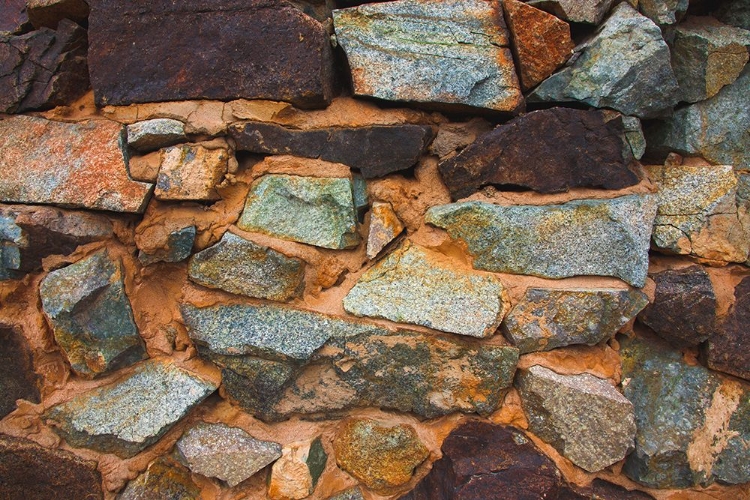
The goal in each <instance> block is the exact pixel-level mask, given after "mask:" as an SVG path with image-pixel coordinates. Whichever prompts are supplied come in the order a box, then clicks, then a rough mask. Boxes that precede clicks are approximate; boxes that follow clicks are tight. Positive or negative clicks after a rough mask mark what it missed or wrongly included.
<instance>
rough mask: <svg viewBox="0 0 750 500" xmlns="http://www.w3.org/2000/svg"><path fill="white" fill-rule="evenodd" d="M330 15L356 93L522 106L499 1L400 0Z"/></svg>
mask: <svg viewBox="0 0 750 500" xmlns="http://www.w3.org/2000/svg"><path fill="white" fill-rule="evenodd" d="M333 22H334V26H335V29H336V39H337V41H338V43H339V45H341V46H342V47H343V49H344V52H346V56H347V59H348V61H349V67H350V68H351V73H352V83H353V85H354V93H355V94H357V95H365V96H371V97H377V98H380V99H388V100H396V101H412V102H427V103H444V104H454V105H456V104H457V105H464V106H472V107H477V108H487V109H490V110H493V111H507V112H514V113H516V112H519V111H521V110H522V109H523V105H524V101H523V95H522V94H521V89H520V88H519V84H518V78H517V77H516V72H515V70H514V67H513V57H512V55H511V52H510V49H509V48H508V46H509V45H510V42H509V40H508V32H507V30H506V27H505V21H504V19H503V14H502V10H501V7H500V6H499V5H498V6H494V7H493V6H491V5H489V4H487V3H485V2H482V1H478V0H447V1H440V2H438V1H432V0H398V1H396V2H388V3H378V4H366V5H360V6H358V7H352V8H349V9H341V10H335V11H333Z"/></svg>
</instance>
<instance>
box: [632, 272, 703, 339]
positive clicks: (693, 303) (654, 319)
mask: <svg viewBox="0 0 750 500" xmlns="http://www.w3.org/2000/svg"><path fill="white" fill-rule="evenodd" d="M651 278H652V279H653V280H654V281H655V282H656V291H655V292H654V302H653V303H652V304H649V305H648V306H646V308H645V309H643V311H641V313H640V314H639V315H638V320H639V321H641V322H642V323H644V324H645V325H647V326H648V327H649V328H651V329H652V330H653V331H654V332H656V333H657V334H658V335H659V336H660V337H662V338H663V339H665V340H667V341H669V342H670V343H672V344H673V345H675V346H676V347H687V346H696V345H698V344H700V343H701V342H703V341H705V340H706V339H707V338H708V336H709V335H711V334H712V333H713V332H714V328H715V324H716V296H715V295H714V288H713V285H711V280H710V278H709V277H708V274H707V273H706V271H705V270H704V269H703V267H701V266H698V265H696V266H690V267H686V268H684V269H669V270H667V271H662V272H660V273H656V274H654V275H652V276H651Z"/></svg>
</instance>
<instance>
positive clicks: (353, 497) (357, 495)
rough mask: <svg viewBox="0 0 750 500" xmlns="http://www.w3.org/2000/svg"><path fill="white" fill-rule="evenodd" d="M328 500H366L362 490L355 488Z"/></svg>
mask: <svg viewBox="0 0 750 500" xmlns="http://www.w3.org/2000/svg"><path fill="white" fill-rule="evenodd" d="M328 500H365V497H364V495H363V494H362V488H360V487H359V486H355V487H354V488H349V489H347V490H344V491H342V492H340V493H337V494H335V495H333V496H332V497H329V498H328Z"/></svg>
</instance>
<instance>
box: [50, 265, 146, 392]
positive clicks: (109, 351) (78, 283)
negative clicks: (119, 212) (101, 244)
mask: <svg viewBox="0 0 750 500" xmlns="http://www.w3.org/2000/svg"><path fill="white" fill-rule="evenodd" d="M39 294H40V296H41V299H42V308H43V309H44V314H45V315H46V316H47V319H48V320H49V322H50V323H51V325H52V330H53V333H54V335H55V340H56V341H57V343H58V344H59V345H60V347H62V349H63V351H65V355H66V356H67V357H68V361H70V366H71V368H72V369H73V370H74V371H75V372H76V373H77V374H78V375H81V376H83V377H95V376H97V375H101V374H103V373H107V372H109V371H112V370H117V369H119V368H122V367H123V366H128V365H130V364H133V363H135V362H136V361H138V360H140V359H142V358H143V357H144V355H145V348H144V345H143V341H142V340H141V337H140V336H139V335H138V327H137V326H136V324H135V321H134V320H133V311H132V309H131V307H130V301H129V300H128V297H127V295H125V287H124V284H123V269H122V264H121V263H120V261H119V260H112V259H111V258H110V257H109V255H108V254H107V250H100V251H98V252H97V253H95V254H93V255H91V256H89V257H86V258H85V259H82V260H80V261H78V262H76V263H75V264H71V265H69V266H67V267H64V268H62V269H58V270H56V271H52V272H51V273H49V274H48V275H47V276H46V277H45V278H44V280H43V281H42V283H41V284H40V286H39Z"/></svg>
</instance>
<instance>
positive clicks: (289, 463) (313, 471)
mask: <svg viewBox="0 0 750 500" xmlns="http://www.w3.org/2000/svg"><path fill="white" fill-rule="evenodd" d="M327 461H328V455H327V454H326V452H325V450H324V449H323V444H322V443H321V441H320V436H318V437H317V438H315V439H313V440H312V441H300V442H296V443H291V444H289V445H287V446H285V447H284V449H283V450H282V452H281V458H279V459H278V460H277V461H276V462H274V464H273V467H272V468H271V478H270V479H269V483H268V497H269V498H271V500H302V499H303V498H307V497H308V496H310V495H312V493H313V491H314V490H315V486H316V485H317V484H318V479H319V478H320V475H321V474H322V473H323V470H324V469H325V467H326V462H327Z"/></svg>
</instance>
